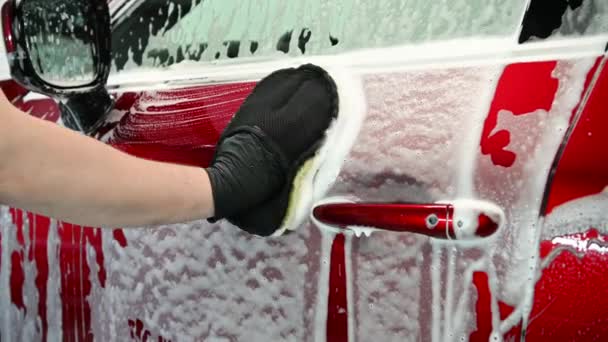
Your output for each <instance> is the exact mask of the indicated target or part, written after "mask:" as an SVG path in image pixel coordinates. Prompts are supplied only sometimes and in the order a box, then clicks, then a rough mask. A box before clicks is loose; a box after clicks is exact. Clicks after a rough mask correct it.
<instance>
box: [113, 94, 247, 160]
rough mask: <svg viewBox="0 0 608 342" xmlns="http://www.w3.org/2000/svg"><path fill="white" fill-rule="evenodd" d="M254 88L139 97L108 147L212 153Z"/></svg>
mask: <svg viewBox="0 0 608 342" xmlns="http://www.w3.org/2000/svg"><path fill="white" fill-rule="evenodd" d="M254 87H255V83H243V84H236V85H234V84H232V85H218V86H204V87H197V88H192V89H184V90H180V91H175V92H157V93H151V94H142V95H140V96H139V97H137V99H136V101H135V102H134V103H133V105H132V107H131V108H130V110H129V113H128V114H127V115H125V116H124V117H123V118H122V120H121V121H120V123H119V124H118V126H116V128H115V130H114V133H113V136H112V138H111V139H110V143H111V144H129V145H137V144H152V145H151V146H150V148H148V151H147V152H150V151H155V150H156V149H157V148H158V147H159V145H166V146H171V147H182V148H185V149H186V150H191V151H193V152H196V151H197V150H196V149H203V148H206V149H208V150H212V149H213V147H214V146H215V144H216V143H217V141H218V140H219V136H220V134H221V132H222V131H223V130H224V129H225V128H226V126H227V125H228V123H229V121H230V120H231V118H232V117H233V116H234V114H235V113H236V112H237V111H238V109H239V108H240V106H241V104H242V103H243V101H245V99H246V98H247V96H248V95H249V94H250V93H251V91H252V90H253V88H254ZM139 151H140V152H143V153H147V152H146V151H142V150H141V148H140V150H139Z"/></svg>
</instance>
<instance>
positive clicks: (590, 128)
mask: <svg viewBox="0 0 608 342" xmlns="http://www.w3.org/2000/svg"><path fill="white" fill-rule="evenodd" d="M604 59H605V60H606V59H607V58H604ZM598 72H599V73H600V74H599V75H598V76H599V77H598V79H597V81H596V83H595V86H594V88H593V89H592V90H591V93H590V96H589V98H588V100H587V103H586V104H585V107H584V109H583V111H582V113H581V117H580V119H579V121H578V124H577V126H576V128H575V129H574V131H573V132H572V135H571V137H570V139H569V141H568V144H567V146H566V148H565V150H564V153H563V155H562V157H561V159H560V161H559V164H558V167H557V170H556V171H555V175H554V178H553V183H552V184H551V190H550V193H549V199H548V203H547V209H546V213H545V214H548V213H550V212H551V211H552V210H553V208H555V207H556V206H558V205H560V204H563V203H565V202H568V201H570V200H573V199H576V198H580V197H583V196H587V195H592V194H596V193H598V192H600V191H602V190H603V189H604V188H605V187H606V186H608V148H606V147H607V146H608V67H607V66H604V67H603V69H600V70H598ZM592 75H593V74H590V76H592ZM588 78H590V77H588Z"/></svg>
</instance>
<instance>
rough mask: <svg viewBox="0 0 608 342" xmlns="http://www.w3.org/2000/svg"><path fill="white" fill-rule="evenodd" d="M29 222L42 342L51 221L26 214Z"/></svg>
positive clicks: (45, 325)
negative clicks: (35, 271) (35, 270)
mask: <svg viewBox="0 0 608 342" xmlns="http://www.w3.org/2000/svg"><path fill="white" fill-rule="evenodd" d="M28 217H29V221H30V227H31V228H30V241H31V243H30V250H29V253H30V256H29V258H30V260H34V262H35V264H36V269H37V271H38V272H37V274H36V279H35V283H36V288H37V289H38V295H39V297H38V315H39V316H40V320H41V323H42V340H43V341H46V336H47V332H48V321H47V317H46V297H47V282H48V279H49V264H48V237H49V228H50V225H51V220H50V219H49V218H47V217H44V216H39V215H34V214H32V213H28Z"/></svg>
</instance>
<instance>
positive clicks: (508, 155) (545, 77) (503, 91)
mask: <svg viewBox="0 0 608 342" xmlns="http://www.w3.org/2000/svg"><path fill="white" fill-rule="evenodd" d="M556 64H557V62H554V61H550V62H533V63H517V64H510V65H508V66H507V67H505V69H504V71H503V73H502V76H501V77H500V80H499V81H498V85H497V86H496V92H495V94H494V99H493V100H492V104H491V106H490V112H489V113H488V116H487V118H486V121H485V123H484V127H483V132H482V136H481V152H482V154H484V155H489V156H490V157H491V158H492V162H493V163H494V165H499V166H503V167H510V166H511V165H513V163H515V159H516V158H517V156H516V155H515V153H514V152H513V151H509V150H508V149H507V146H508V145H509V143H510V141H511V133H510V132H509V131H507V130H498V131H496V132H493V130H494V129H495V128H496V125H497V123H498V113H499V112H500V111H501V110H506V111H510V112H512V113H513V114H514V115H524V114H529V113H532V112H534V111H536V110H538V109H544V110H546V111H549V110H550V109H551V105H552V104H553V100H554V99H555V93H556V91H557V87H558V80H557V79H556V78H553V77H552V76H551V73H552V72H553V69H555V66H556Z"/></svg>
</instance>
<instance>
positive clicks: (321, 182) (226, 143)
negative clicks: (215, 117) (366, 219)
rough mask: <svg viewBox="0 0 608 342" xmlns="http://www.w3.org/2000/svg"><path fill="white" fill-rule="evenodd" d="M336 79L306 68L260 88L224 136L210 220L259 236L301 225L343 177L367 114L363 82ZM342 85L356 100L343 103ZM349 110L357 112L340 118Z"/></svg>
mask: <svg viewBox="0 0 608 342" xmlns="http://www.w3.org/2000/svg"><path fill="white" fill-rule="evenodd" d="M337 73H338V74H339V75H340V76H338V77H334V76H333V75H330V72H328V71H327V70H326V69H323V68H321V67H319V66H316V65H312V64H304V65H301V66H299V67H298V68H289V69H282V70H279V71H276V72H274V73H272V74H270V75H269V76H267V77H266V78H264V79H263V80H262V81H260V82H259V83H258V84H257V86H256V87H255V89H254V90H253V92H252V93H251V94H250V95H249V97H248V98H247V99H246V100H245V102H244V103H243V105H242V106H241V108H240V109H239V111H238V112H237V113H236V114H235V116H234V117H233V119H232V121H231V122H230V124H229V125H228V127H227V128H226V130H225V131H224V132H223V134H222V136H221V138H220V141H219V144H218V149H217V151H216V153H215V156H214V159H213V161H212V165H211V167H210V168H209V169H208V173H209V177H210V180H211V186H212V189H213V195H214V203H215V217H214V218H212V219H210V221H212V222H215V221H217V220H218V219H222V218H225V219H227V220H228V221H230V222H231V223H232V224H234V225H236V226H237V227H239V228H241V229H243V230H245V231H247V232H249V233H251V234H255V235H259V236H271V235H273V236H277V235H281V234H283V233H284V232H285V231H288V230H294V229H296V228H297V227H298V226H299V225H301V224H302V223H303V221H304V220H305V219H306V217H307V214H308V212H309V211H310V210H311V205H312V202H313V201H315V200H318V199H319V198H320V197H322V196H323V195H324V193H325V192H326V191H327V190H328V189H329V187H330V185H331V183H332V182H333V181H334V180H335V178H336V177H337V175H338V172H339V170H340V168H341V165H342V162H343V160H344V159H345V157H346V154H347V153H348V151H349V150H350V147H351V146H352V144H353V142H354V139H355V137H356V135H357V133H358V130H359V128H360V124H361V121H362V117H363V113H364V110H365V102H364V99H363V94H362V86H361V85H360V83H358V82H357V81H356V80H355V79H354V78H351V77H347V76H346V75H349V73H348V72H345V71H340V72H337ZM336 79H338V80H340V81H341V82H336ZM338 83H341V84H343V85H344V89H351V92H350V94H349V95H351V96H352V97H353V98H356V100H354V101H349V102H348V105H344V104H345V103H347V101H346V100H344V99H341V93H343V91H341V90H340V87H339V86H338ZM343 109H346V110H347V111H350V112H354V113H356V114H354V115H345V116H344V117H342V116H343V115H342V110H343ZM349 116H350V117H349ZM323 169H325V170H323Z"/></svg>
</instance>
